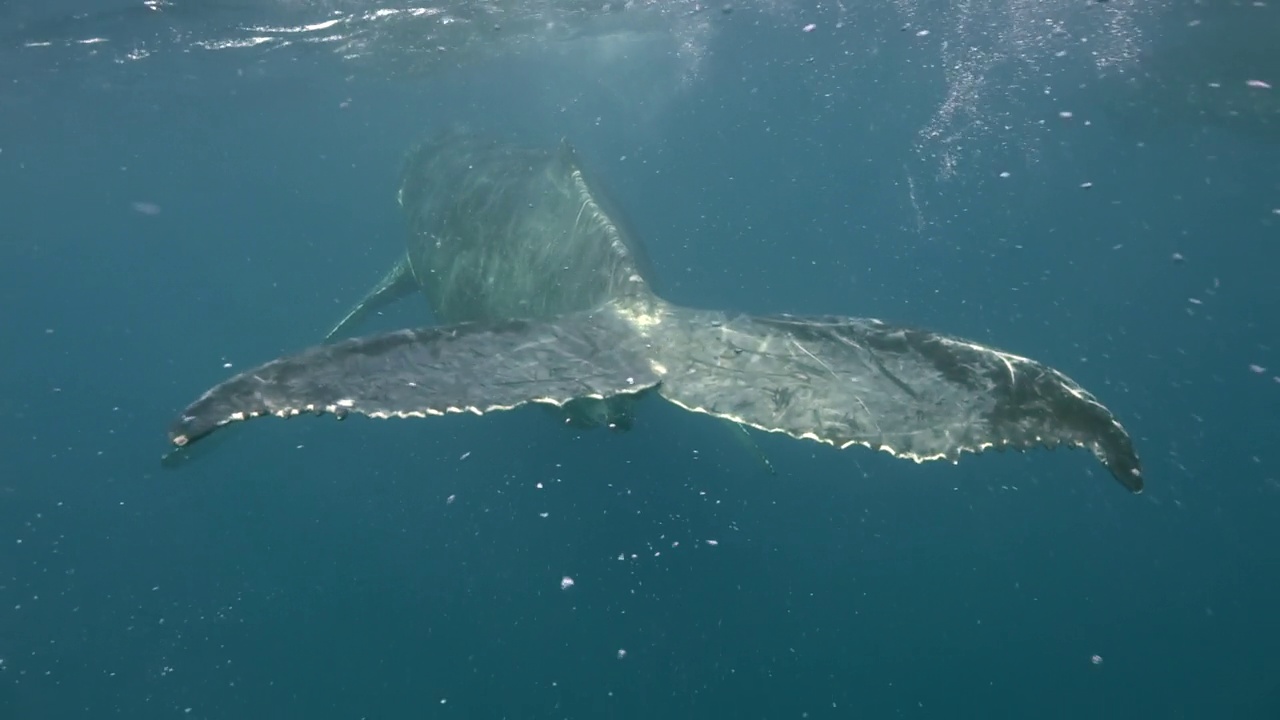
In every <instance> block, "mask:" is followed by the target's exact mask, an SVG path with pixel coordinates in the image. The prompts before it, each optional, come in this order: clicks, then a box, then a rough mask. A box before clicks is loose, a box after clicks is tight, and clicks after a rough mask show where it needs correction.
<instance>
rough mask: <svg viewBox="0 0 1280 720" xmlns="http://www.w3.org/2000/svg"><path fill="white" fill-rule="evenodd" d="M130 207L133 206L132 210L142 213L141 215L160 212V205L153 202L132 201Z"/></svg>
mask: <svg viewBox="0 0 1280 720" xmlns="http://www.w3.org/2000/svg"><path fill="white" fill-rule="evenodd" d="M130 207H132V208H133V210H134V212H138V213H142V214H143V215H159V214H160V206H159V205H157V204H155V203H153V202H142V201H141V200H139V201H138V202H135V203H132V204H131V205H130Z"/></svg>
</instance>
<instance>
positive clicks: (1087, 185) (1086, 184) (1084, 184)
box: [1080, 182, 1093, 190]
mask: <svg viewBox="0 0 1280 720" xmlns="http://www.w3.org/2000/svg"><path fill="white" fill-rule="evenodd" d="M1091 187H1093V183H1091V182H1082V183H1080V189H1082V190H1088V189H1089V188H1091Z"/></svg>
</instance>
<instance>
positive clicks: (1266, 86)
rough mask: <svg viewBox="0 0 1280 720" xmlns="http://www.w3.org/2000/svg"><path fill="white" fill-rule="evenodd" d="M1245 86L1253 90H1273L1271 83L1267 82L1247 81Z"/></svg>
mask: <svg viewBox="0 0 1280 720" xmlns="http://www.w3.org/2000/svg"><path fill="white" fill-rule="evenodd" d="M1244 84H1245V85H1248V86H1249V87H1251V88H1258V89H1259V90H1270V89H1271V83H1269V82H1267V81H1265V80H1246V81H1245V83H1244Z"/></svg>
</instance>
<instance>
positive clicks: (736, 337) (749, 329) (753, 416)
mask: <svg viewBox="0 0 1280 720" xmlns="http://www.w3.org/2000/svg"><path fill="white" fill-rule="evenodd" d="M681 312H682V313H683V315H677V314H673V315H672V316H671V318H670V323H669V324H670V325H672V326H674V327H675V330H674V331H673V332H675V333H676V334H673V335H671V336H670V337H668V338H664V339H662V341H661V343H660V344H656V345H659V346H660V347H663V348H669V350H667V351H666V352H664V353H663V354H662V355H661V356H660V359H661V362H662V364H663V366H664V367H665V369H666V370H667V373H666V374H664V376H663V380H662V385H661V386H660V387H659V390H658V392H659V393H660V394H661V395H662V396H663V397H666V398H667V399H669V400H671V401H672V402H675V403H676V404H678V405H680V406H682V407H685V408H687V409H689V410H693V411H697V412H705V413H708V414H711V415H715V416H718V417H722V418H726V419H729V420H732V421H734V422H739V423H745V424H747V425H750V426H752V427H755V428H758V429H761V430H767V431H771V432H782V433H786V434H788V435H791V436H793V437H797V438H804V439H810V440H817V441H820V442H825V443H829V444H831V445H834V446H836V447H838V448H845V447H849V446H851V445H863V446H866V447H870V448H874V449H878V450H884V451H887V452H889V453H891V454H893V455H895V456H898V457H904V458H909V459H912V460H916V461H917V462H922V461H925V460H936V459H947V460H952V461H954V460H957V459H959V457H960V455H961V453H963V452H975V453H976V452H981V451H983V450H986V449H988V448H995V449H1004V448H1011V449H1026V448H1031V447H1034V446H1038V445H1044V446H1048V447H1053V446H1057V445H1068V446H1077V447H1086V448H1089V449H1090V450H1092V451H1093V453H1094V455H1095V456H1097V457H1098V459H1099V460H1101V461H1102V463H1103V464H1104V465H1105V466H1106V467H1107V469H1108V470H1109V471H1110V472H1111V474H1112V475H1113V476H1114V477H1115V479H1116V480H1118V481H1119V482H1120V483H1121V484H1122V485H1124V486H1125V487H1126V488H1128V489H1129V490H1130V491H1133V492H1140V491H1141V490H1142V485H1143V479H1142V471H1141V466H1140V464H1139V462H1138V457H1137V455H1136V454H1135V452H1134V449H1133V443H1132V441H1131V440H1130V438H1129V435H1128V433H1127V432H1125V430H1124V428H1123V427H1121V425H1120V423H1119V422H1118V421H1117V420H1116V419H1115V417H1114V416H1113V415H1112V414H1111V412H1110V411H1109V410H1108V409H1107V408H1106V407H1104V406H1103V405H1102V403H1100V402H1098V400H1097V399H1095V398H1094V397H1093V395H1091V394H1089V393H1088V392H1086V391H1085V390H1084V389H1083V388H1081V387H1080V386H1079V385H1077V384H1076V383H1075V382H1073V381H1072V380H1071V379H1070V378H1068V377H1067V376H1065V375H1063V374H1062V373H1060V372H1058V371H1057V370H1054V369H1053V368H1050V367H1047V366H1045V365H1043V364H1041V363H1038V362H1036V361H1034V360H1029V359H1027V358H1022V357H1018V356H1016V355H1011V354H1009V353H1005V352H1001V351H999V350H995V349H993V348H989V347H984V346H982V345H978V344H977V343H972V342H969V341H966V340H961V339H958V338H951V337H947V336H945V335H938V334H935V333H930V332H924V331H919V330H911V329H904V328H896V327H892V326H889V325H886V324H884V323H881V322H879V321H876V320H863V319H857V318H837V317H827V318H799V317H790V316H776V317H750V316H739V317H736V318H731V319H730V318H724V317H723V316H722V315H721V316H720V317H719V318H710V317H709V316H706V315H705V314H700V313H699V311H683V310H682V311H681ZM664 324H667V323H666V321H664Z"/></svg>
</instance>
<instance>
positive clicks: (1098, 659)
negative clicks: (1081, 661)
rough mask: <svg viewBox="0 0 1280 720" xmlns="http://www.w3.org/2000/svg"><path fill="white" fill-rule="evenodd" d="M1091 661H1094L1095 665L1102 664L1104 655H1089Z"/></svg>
mask: <svg viewBox="0 0 1280 720" xmlns="http://www.w3.org/2000/svg"><path fill="white" fill-rule="evenodd" d="M1089 662H1091V663H1093V664H1094V665H1101V664H1102V656H1101V655H1091V656H1089Z"/></svg>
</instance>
